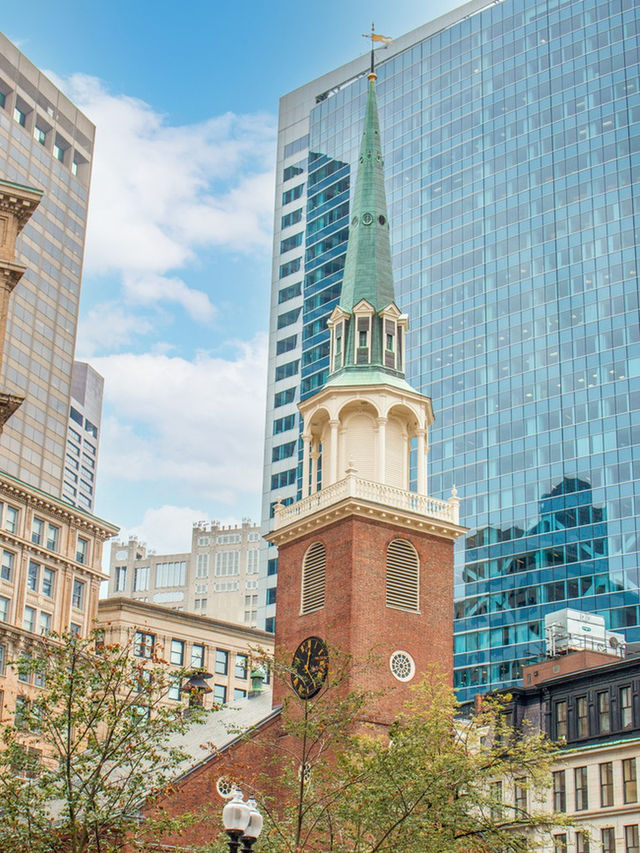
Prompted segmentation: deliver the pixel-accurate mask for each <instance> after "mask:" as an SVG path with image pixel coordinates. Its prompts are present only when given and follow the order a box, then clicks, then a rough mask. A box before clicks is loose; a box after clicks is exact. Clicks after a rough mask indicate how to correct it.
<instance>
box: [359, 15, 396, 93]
mask: <svg viewBox="0 0 640 853" xmlns="http://www.w3.org/2000/svg"><path fill="white" fill-rule="evenodd" d="M362 38H365V39H371V70H370V71H369V80H377V78H378V75H377V74H376V72H375V68H374V64H373V43H374V41H380V42H382V44H383V46H384V47H386V46H387V45H388V44H391V38H390V37H389V36H383V35H381V34H380V33H377V32H376V28H375V24H374V23H373V21H371V32H370V33H362Z"/></svg>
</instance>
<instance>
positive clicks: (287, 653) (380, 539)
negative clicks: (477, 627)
mask: <svg viewBox="0 0 640 853" xmlns="http://www.w3.org/2000/svg"><path fill="white" fill-rule="evenodd" d="M396 538H401V539H407V540H409V541H410V542H411V543H412V545H413V546H414V547H415V549H416V551H417V552H418V555H419V560H420V612H419V613H410V612H405V611H402V610H396V609H394V608H390V607H387V606H386V604H385V595H386V588H385V570H386V553H387V547H388V545H389V543H390V542H391V541H392V540H393V539H396ZM313 542H322V543H323V544H324V546H325V549H326V561H327V563H326V592H325V605H324V607H323V608H322V609H321V610H319V611H316V612H315V613H309V614H306V615H304V616H301V615H300V583H301V574H302V561H303V558H304V554H305V552H306V550H307V548H308V547H309V545H311V544H312V543H313ZM452 614H453V543H452V541H451V540H449V539H445V538H442V537H438V536H435V535H432V534H429V533H423V532H416V531H411V530H406V529H404V528H401V527H398V526H394V525H393V524H388V523H384V522H380V521H374V520H369V519H366V518H360V517H358V516H350V517H348V518H345V519H341V520H339V521H337V522H334V523H333V524H330V525H327V526H326V527H324V528H322V529H321V530H319V531H315V532H313V533H310V534H308V535H306V536H304V537H301V538H299V539H296V540H295V541H292V542H289V543H286V544H283V545H281V546H280V548H279V555H278V606H277V617H276V648H277V649H278V650H279V652H280V653H282V654H283V655H284V659H285V660H288V659H290V657H291V655H292V653H293V651H294V650H295V648H296V647H297V645H298V644H299V642H300V641H301V640H302V639H304V638H305V637H308V636H311V635H314V634H315V635H317V636H320V637H322V638H323V639H325V641H326V642H327V644H328V645H329V646H330V647H331V646H334V647H337V648H339V649H340V650H341V651H343V652H346V653H349V654H351V655H352V656H353V659H354V662H355V663H356V664H357V663H358V662H362V661H364V660H366V659H367V657H368V656H369V655H370V654H371V653H373V655H374V656H375V657H376V659H377V664H376V665H375V666H373V667H371V668H369V670H368V671H367V672H360V671H357V667H356V672H355V674H354V680H353V682H352V685H351V686H352V687H354V686H360V687H364V688H366V689H375V690H382V691H385V692H386V691H388V696H386V697H385V699H383V700H381V701H380V703H379V712H380V714H381V715H382V719H381V721H383V722H387V721H389V720H390V719H392V718H393V717H394V716H395V714H396V713H397V711H398V710H399V709H400V707H401V705H402V703H403V701H404V700H405V699H406V698H407V697H408V694H409V690H408V685H406V684H403V683H402V682H399V681H397V680H396V679H395V678H394V677H393V675H392V674H391V672H390V669H389V656H390V655H391V653H392V652H394V651H396V650H398V649H401V650H404V651H407V652H409V653H410V654H411V656H412V657H413V659H414V661H415V664H416V679H417V678H419V677H420V674H421V673H423V672H425V671H426V670H427V669H428V668H429V667H430V666H434V665H435V666H437V667H439V668H440V669H441V670H442V671H443V673H444V674H445V676H446V678H447V679H448V680H449V681H451V673H452V667H453V651H452V633H453V624H452V618H453V616H452ZM416 679H414V683H415V680H416ZM274 690H275V696H274V701H275V702H276V703H277V702H279V701H280V700H281V698H282V695H283V694H282V686H281V685H280V686H278V685H274Z"/></svg>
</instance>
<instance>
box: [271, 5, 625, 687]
mask: <svg viewBox="0 0 640 853" xmlns="http://www.w3.org/2000/svg"><path fill="white" fill-rule="evenodd" d="M639 35H640V0H611V2H605V0H597V2H596V0H565V2H561V1H560V0H526V2H524V0H504V2H499V3H497V4H494V5H491V6H489V7H487V8H486V9H484V10H482V11H479V12H477V13H476V14H472V15H469V16H467V17H464V18H461V19H460V20H458V21H457V22H454V23H452V24H451V25H450V26H447V27H446V28H444V29H442V30H441V31H439V32H436V33H434V34H433V35H430V36H429V37H427V38H424V39H423V40H421V41H417V42H416V43H414V44H413V46H411V47H409V48H408V49H406V50H404V51H403V52H401V53H398V54H397V55H395V56H393V57H391V58H390V59H388V60H386V61H384V52H379V54H378V56H379V57H380V58H381V60H382V61H381V62H380V64H379V68H378V74H379V79H378V99H379V104H380V119H381V125H382V137H383V150H384V155H385V173H386V181H387V197H388V202H389V216H390V221H391V238H392V251H393V262H394V270H395V280H396V292H397V296H398V302H399V304H400V305H401V307H402V308H403V310H405V311H407V312H408V314H409V317H410V321H411V331H410V334H409V338H408V342H407V343H408V350H407V379H408V380H409V382H411V384H412V385H413V386H414V387H416V388H418V389H420V390H421V391H422V392H423V393H426V394H429V395H430V396H431V397H432V398H433V402H434V410H435V413H436V423H435V425H434V427H433V428H432V433H431V451H430V459H429V471H430V485H429V491H430V493H431V494H433V495H435V496H437V497H448V495H449V493H450V489H451V487H452V486H453V485H455V486H456V487H457V488H458V492H459V494H460V497H461V498H462V504H461V518H462V519H463V521H464V523H465V524H466V525H467V526H468V527H469V528H470V533H469V535H468V536H467V537H466V539H465V540H464V541H462V542H459V543H458V546H457V550H456V612H455V625H456V628H455V632H456V636H455V658H454V661H455V670H456V674H455V679H456V686H457V687H458V689H459V695H460V698H462V699H465V698H468V697H469V696H470V695H472V694H474V693H476V692H478V689H479V688H480V689H488V688H490V687H496V686H498V685H506V684H510V683H514V682H515V681H517V680H518V678H519V675H520V666H521V663H522V661H526V660H531V659H533V658H536V657H537V656H539V655H540V654H541V652H542V651H543V646H544V636H543V625H544V615H545V613H546V612H548V611H549V610H557V609H559V608H561V607H565V606H572V607H578V608H580V609H586V610H590V611H596V612H598V613H600V614H602V615H604V616H605V619H606V622H607V626H608V627H610V628H611V629H613V630H623V631H624V632H625V633H626V635H627V639H628V640H640V627H639V625H640V620H639V614H638V600H639V599H638V581H639V577H638V550H639V548H638V541H639V540H638V532H637V529H638V526H639V524H640V453H638V445H639V443H640V378H639V377H640V334H639V322H638V321H639V312H638V282H637V271H638V259H637V257H636V255H637V247H638V233H637V228H638V222H637V217H638V215H639V214H640V210H639V208H638V195H639V193H640V191H639V190H638V178H639V177H640V77H639V70H640V68H639V61H640V51H639V47H640V39H639ZM365 95H366V78H364V77H362V78H360V79H358V80H355V81H354V82H352V83H351V84H350V85H345V86H344V87H342V88H338V89H337V91H334V92H332V93H331V94H328V95H327V96H326V97H325V96H320V97H319V98H318V103H317V105H316V106H315V107H314V108H313V109H312V111H311V114H310V124H309V139H308V145H309V156H308V159H307V161H306V162H305V164H304V167H305V170H306V175H305V177H306V188H305V190H306V191H305V197H306V201H305V199H304V198H303V199H302V201H303V202H304V203H305V205H306V221H305V225H304V228H305V239H304V279H303V307H302V317H301V327H300V332H301V336H302V349H301V356H300V359H301V363H300V375H299V377H298V378H297V381H298V383H299V388H298V393H299V394H300V396H302V397H303V398H304V397H307V396H309V395H310V394H312V393H314V392H315V391H316V390H317V389H318V388H319V387H321V386H322V384H323V383H324V381H325V379H326V371H327V367H328V335H327V331H326V318H327V317H328V315H329V313H330V312H331V309H332V308H333V306H334V305H335V304H336V302H337V299H338V296H339V288H340V283H341V276H342V266H343V263H344V255H345V250H346V237H347V231H346V229H347V222H348V204H349V190H350V176H351V174H352V167H353V164H354V162H355V159H356V156H357V146H358V144H359V137H360V132H361V122H362V117H363V115H364V105H365ZM296 369H297V368H296ZM276 411H277V410H276ZM287 438H288V439H289V440H291V439H290V437H289V436H287ZM427 641H428V638H425V642H427Z"/></svg>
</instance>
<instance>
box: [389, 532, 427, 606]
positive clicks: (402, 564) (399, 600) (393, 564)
mask: <svg viewBox="0 0 640 853" xmlns="http://www.w3.org/2000/svg"><path fill="white" fill-rule="evenodd" d="M419 568H420V565H419V562H418V554H417V552H416V549H415V548H414V547H413V545H412V544H411V542H407V540H406V539H394V540H393V542H390V543H389V547H388V548H387V607H396V608H398V609H399V610H411V611H412V612H414V613H417V612H418V610H419V602H420V599H419V592H420V587H419V581H418V579H419Z"/></svg>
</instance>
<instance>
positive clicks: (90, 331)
mask: <svg viewBox="0 0 640 853" xmlns="http://www.w3.org/2000/svg"><path fill="white" fill-rule="evenodd" d="M457 5H459V3H457V2H454V0H432V2H430V3H428V4H427V3H424V2H417V1H416V0H395V2H393V3H389V2H381V0H369V2H364V0H343V2H337V0H325V2H323V3H322V4H317V3H309V2H305V0H298V2H291V0H275V2H272V3H266V2H259V0H248V2H245V3H226V2H224V3H223V2H221V0H208V2H207V0H186V2H183V3H175V2H172V3H168V2H164V0H160V2H153V3H151V2H149V1H148V0H110V2H104V1H103V0H91V2H88V3H87V2H86V0H82V2H80V0H57V2H55V3H52V2H51V0H22V2H21V3H19V4H18V3H12V4H6V5H5V8H3V14H2V29H3V31H4V32H5V34H6V35H7V36H8V37H9V38H10V39H11V40H13V41H14V42H15V43H16V44H18V46H19V47H20V49H21V50H22V51H23V52H24V53H25V54H26V55H27V56H28V57H29V59H30V60H31V61H32V62H34V63H35V64H36V65H37V66H38V67H40V68H42V69H45V70H46V71H47V72H48V73H50V74H51V76H52V77H53V78H54V79H55V80H56V82H57V83H58V85H60V86H61V87H62V88H63V89H64V90H65V91H66V92H67V93H68V94H69V95H70V96H71V97H72V99H73V100H74V101H75V102H76V103H77V104H78V105H79V106H80V107H81V108H82V109H83V111H84V112H86V113H87V115H88V116H89V117H90V118H91V119H92V120H93V121H94V123H95V124H96V127H97V142H96V149H95V154H94V165H93V178H92V189H91V200H90V219H89V227H88V232H87V245H86V254H85V267H84V278H83V287H82V297H81V307H80V324H79V332H78V349H77V355H78V357H79V358H83V359H86V360H88V361H90V363H91V364H93V365H94V366H95V367H96V369H98V370H99V371H100V372H101V373H102V374H103V375H104V377H105V405H104V413H103V431H102V448H101V458H100V471H99V475H98V488H97V502H96V512H97V514H99V515H101V516H103V517H104V518H107V519H109V520H110V521H113V522H114V523H116V524H119V525H121V526H122V528H123V532H124V533H125V534H129V533H134V534H136V535H138V536H139V537H140V538H142V539H143V540H145V541H147V543H148V544H149V546H150V547H153V548H155V549H156V550H157V551H171V550H182V549H184V548H186V547H187V546H188V542H189V541H190V529H191V522H192V521H194V520H198V519H207V518H212V519H220V520H222V521H224V522H225V523H231V522H233V521H236V520H240V519H241V518H242V517H243V516H251V517H252V518H254V519H256V520H259V496H260V490H261V476H262V437H263V431H264V390H265V381H266V361H265V356H266V330H267V324H268V316H267V312H268V301H269V286H270V269H271V227H272V207H273V167H274V166H273V164H274V158H275V129H276V118H277V110H278V99H279V97H280V96H281V95H283V94H284V93H286V92H288V91H291V90H292V89H295V88H296V87H297V86H300V85H302V84H304V83H306V82H308V81H309V80H311V79H313V78H314V77H317V76H319V75H321V74H322V73H324V72H326V71H328V70H330V69H331V68H333V67H335V66H338V65H340V64H342V63H344V62H348V61H349V60H351V59H353V58H354V57H355V56H357V55H359V54H362V53H364V52H365V51H366V49H367V44H366V42H365V41H364V39H362V38H361V37H360V34H361V33H364V32H366V31H367V30H368V28H369V26H370V22H371V19H372V18H373V19H374V20H375V22H376V29H377V30H378V32H382V33H384V34H385V35H390V36H399V35H402V34H403V33H405V32H407V31H409V30H411V29H413V28H414V27H417V26H419V25H421V24H424V23H425V22H427V21H428V20H431V19H433V18H435V17H437V16H438V15H440V14H443V13H444V12H446V11H448V10H450V9H452V8H455V7H456V6H457Z"/></svg>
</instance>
